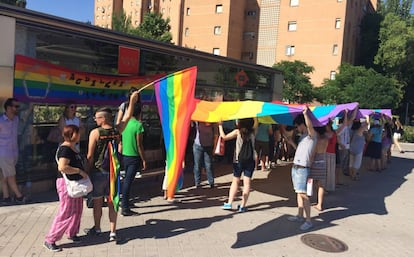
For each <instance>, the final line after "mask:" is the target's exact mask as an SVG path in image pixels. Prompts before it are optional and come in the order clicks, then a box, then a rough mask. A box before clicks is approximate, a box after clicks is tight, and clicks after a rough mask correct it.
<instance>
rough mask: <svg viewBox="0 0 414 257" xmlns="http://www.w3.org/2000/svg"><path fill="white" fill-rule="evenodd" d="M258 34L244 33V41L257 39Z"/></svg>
mask: <svg viewBox="0 0 414 257" xmlns="http://www.w3.org/2000/svg"><path fill="white" fill-rule="evenodd" d="M255 38H256V33H254V32H244V33H243V39H255Z"/></svg>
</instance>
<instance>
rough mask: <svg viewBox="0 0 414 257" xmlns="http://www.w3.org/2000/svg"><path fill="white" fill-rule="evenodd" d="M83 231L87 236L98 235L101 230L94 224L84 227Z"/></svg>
mask: <svg viewBox="0 0 414 257" xmlns="http://www.w3.org/2000/svg"><path fill="white" fill-rule="evenodd" d="M83 231H84V232H85V234H86V235H88V236H100V235H101V234H102V231H101V230H100V229H96V228H95V226H93V227H92V228H85V229H84V230H83Z"/></svg>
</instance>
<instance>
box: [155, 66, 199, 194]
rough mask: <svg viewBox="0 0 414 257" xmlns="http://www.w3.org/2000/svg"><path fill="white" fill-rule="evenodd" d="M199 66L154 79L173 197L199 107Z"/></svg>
mask: <svg viewBox="0 0 414 257" xmlns="http://www.w3.org/2000/svg"><path fill="white" fill-rule="evenodd" d="M196 76H197V67H191V68H188V69H185V70H182V71H178V72H175V73H173V74H170V75H168V76H166V77H164V78H161V79H159V80H156V81H154V82H153V84H154V90H155V97H156V99H157V106H158V113H159V115H160V120H161V126H162V131H163V135H164V144H165V150H166V153H167V158H166V159H167V160H166V163H167V164H166V165H167V167H166V173H167V193H168V197H171V198H173V197H174V194H175V191H176V188H177V184H178V181H179V179H180V176H181V175H182V172H183V170H182V163H183V160H184V155H185V149H186V146H187V138H188V134H189V131H190V122H191V114H192V113H193V111H194V109H195V99H194V94H195V82H196Z"/></svg>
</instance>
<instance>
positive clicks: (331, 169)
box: [325, 120, 337, 191]
mask: <svg viewBox="0 0 414 257" xmlns="http://www.w3.org/2000/svg"><path fill="white" fill-rule="evenodd" d="M325 135H326V137H327V138H328V147H327V148H326V185H325V189H326V191H335V184H336V178H335V170H336V140H337V138H336V133H335V131H334V130H333V129H332V121H331V120H330V121H329V122H328V124H327V125H326V134H325Z"/></svg>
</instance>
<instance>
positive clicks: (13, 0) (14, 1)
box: [0, 0, 26, 8]
mask: <svg viewBox="0 0 414 257" xmlns="http://www.w3.org/2000/svg"><path fill="white" fill-rule="evenodd" d="M0 3H3V4H10V5H16V6H19V7H22V8H26V0H0Z"/></svg>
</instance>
